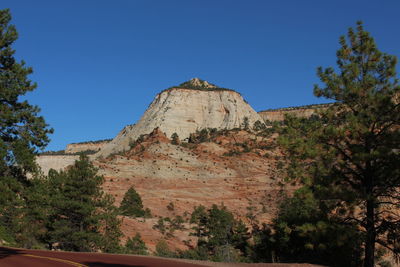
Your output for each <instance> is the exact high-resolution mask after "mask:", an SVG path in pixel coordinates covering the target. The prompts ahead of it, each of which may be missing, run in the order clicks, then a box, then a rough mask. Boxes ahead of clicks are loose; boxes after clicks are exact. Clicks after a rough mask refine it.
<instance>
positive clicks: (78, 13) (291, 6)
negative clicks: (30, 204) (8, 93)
mask: <svg viewBox="0 0 400 267" xmlns="http://www.w3.org/2000/svg"><path fill="white" fill-rule="evenodd" d="M3 8H10V9H11V13H12V16H13V21H12V23H13V24H15V25H16V27H17V30H18V32H19V35H20V38H19V39H18V41H17V42H16V44H15V46H14V48H15V49H16V50H17V57H18V58H20V59H24V60H25V61H26V62H27V64H28V65H29V66H32V67H33V69H34V74H33V75H32V76H31V79H32V80H34V81H36V82H37V83H38V89H37V90H36V91H34V92H32V93H29V94H28V95H27V98H28V100H29V101H30V102H31V103H33V104H36V105H39V106H40V107H41V109H42V112H41V114H42V115H43V116H44V117H45V119H46V121H47V122H48V123H49V124H50V125H51V126H52V127H53V128H54V129H55V133H54V134H53V135H52V136H51V139H52V141H51V143H50V144H49V146H48V148H47V149H48V150H59V149H64V147H65V145H66V144H68V143H70V142H80V141H86V140H97V139H104V138H112V137H114V136H115V135H116V134H117V133H118V132H119V131H120V130H121V129H122V128H123V127H124V126H125V125H127V124H132V123H135V122H136V121H137V120H138V119H139V118H140V117H141V115H142V114H143V112H144V111H145V110H146V108H147V106H148V105H149V104H150V102H151V101H152V100H153V98H154V96H155V95H156V94H157V93H158V92H159V91H160V90H162V89H165V88H167V87H170V86H172V85H176V84H179V83H181V82H184V81H186V80H189V79H190V78H193V77H199V78H202V79H205V80H208V81H210V82H212V83H215V84H217V85H219V86H221V87H227V88H232V89H235V90H237V91H239V92H240V93H242V95H243V96H244V98H245V99H246V100H247V101H248V102H249V103H250V105H251V106H252V107H253V108H254V109H255V110H257V111H259V110H263V109H267V108H278V107H286V106H296V105H304V104H313V103H321V102H324V100H323V99H317V98H315V97H314V96H313V95H312V88H313V84H315V83H317V82H318V78H317V76H316V75H315V70H316V68H317V67H318V66H323V67H327V66H335V62H336V56H335V53H336V50H337V49H338V48H339V45H338V38H339V36H340V35H343V34H345V33H346V32H347V29H348V27H350V26H354V25H355V23H356V21H357V20H362V21H364V24H365V28H366V30H368V31H369V32H371V34H372V36H374V37H375V40H376V42H377V44H378V47H379V49H380V50H381V51H384V52H387V53H389V54H392V55H396V56H400V45H399V44H400V21H399V20H400V17H399V11H400V1H398V0H381V1H366V0H364V1H351V0H346V1H338V0H335V1H321V0H319V1H317V0H314V1H311V0H309V1H307V0H304V1H299V0H292V1H286V0H281V1H272V0H271V1H269V0H259V1H257V0H197V1H196V0H179V1H178V0H158V1H152V0H146V1H145V0H140V1H139V0H137V1H135V0H64V1H61V0H59V1H54V0H48V1H45V0H35V1H32V0H25V1H22V0H1V2H0V9H3ZM398 69H399V67H398Z"/></svg>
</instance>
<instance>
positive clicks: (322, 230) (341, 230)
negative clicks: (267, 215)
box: [261, 187, 362, 267]
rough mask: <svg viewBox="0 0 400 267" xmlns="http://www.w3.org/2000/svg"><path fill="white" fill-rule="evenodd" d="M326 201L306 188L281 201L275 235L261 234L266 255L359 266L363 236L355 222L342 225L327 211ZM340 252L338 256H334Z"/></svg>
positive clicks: (281, 259)
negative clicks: (317, 197) (316, 196)
mask: <svg viewBox="0 0 400 267" xmlns="http://www.w3.org/2000/svg"><path fill="white" fill-rule="evenodd" d="M324 205H325V203H323V202H320V201H318V200H316V199H315V198H314V196H313V194H312V192H311V191H310V190H309V189H308V188H306V187H305V188H302V189H300V190H298V191H297V192H296V193H295V195H294V197H292V198H288V199H286V200H285V201H283V202H282V204H281V206H280V210H279V214H278V217H277V218H276V219H275V221H274V223H273V226H272V228H273V230H274V231H272V232H273V233H274V234H271V232H269V233H267V234H269V236H266V237H264V238H265V240H264V242H266V243H264V244H261V246H264V248H266V249H269V251H266V252H267V253H270V256H268V257H267V258H271V259H275V260H279V261H281V262H308V263H317V264H323V265H328V266H338V267H339V266H359V265H360V263H361V255H362V239H361V238H362V237H361V235H360V234H359V232H358V231H357V227H356V225H355V224H351V223H349V224H347V225H342V224H340V223H339V222H338V221H336V220H335V218H332V217H329V216H328V214H327V213H326V207H325V206H324ZM337 255H340V257H337Z"/></svg>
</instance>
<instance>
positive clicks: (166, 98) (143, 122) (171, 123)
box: [97, 78, 263, 157]
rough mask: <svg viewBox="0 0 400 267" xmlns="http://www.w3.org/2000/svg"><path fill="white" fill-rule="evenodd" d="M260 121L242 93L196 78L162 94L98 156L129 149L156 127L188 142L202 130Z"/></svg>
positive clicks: (233, 126) (167, 134) (229, 127)
mask: <svg viewBox="0 0 400 267" xmlns="http://www.w3.org/2000/svg"><path fill="white" fill-rule="evenodd" d="M256 121H263V119H262V118H261V117H260V115H259V114H257V112H256V111H255V110H254V109H253V108H252V107H251V106H250V105H249V104H248V103H247V102H246V101H245V100H244V99H243V97H242V96H241V95H240V94H239V93H238V92H235V91H234V90H231V89H226V88H221V87H218V86H216V85H214V84H211V83H209V82H207V81H204V80H200V79H198V78H194V79H191V80H190V81H187V82H184V83H182V84H180V85H178V86H174V87H171V88H169V89H166V90H164V91H162V92H161V93H159V94H158V95H157V96H156V97H155V99H154V100H153V102H152V103H151V104H150V106H149V108H148V109H147V110H146V112H145V113H144V114H143V116H142V118H141V119H140V120H139V121H138V122H137V123H136V124H134V125H128V126H126V127H125V128H124V129H123V130H122V131H121V132H120V133H119V134H118V135H117V136H116V137H115V138H114V139H113V140H112V141H111V142H109V143H107V144H105V145H104V146H103V147H102V148H101V149H100V151H99V152H98V153H97V156H101V157H107V156H108V155H110V154H113V153H118V152H121V151H124V150H128V149H129V147H130V146H129V144H130V143H132V142H134V141H136V139H137V138H139V137H140V136H141V135H144V134H149V133H151V132H152V131H153V129H155V128H159V129H160V130H161V131H162V132H164V133H165V134H166V136H167V137H171V135H172V134H174V133H176V134H177V135H178V136H179V138H180V140H185V139H187V138H189V136H190V134H192V133H195V132H196V131H200V130H202V129H207V128H216V129H217V130H220V129H234V128H240V127H241V126H243V125H244V124H245V123H248V125H250V126H252V125H253V124H254V123H255V122H256Z"/></svg>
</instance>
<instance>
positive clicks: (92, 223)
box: [47, 155, 121, 252]
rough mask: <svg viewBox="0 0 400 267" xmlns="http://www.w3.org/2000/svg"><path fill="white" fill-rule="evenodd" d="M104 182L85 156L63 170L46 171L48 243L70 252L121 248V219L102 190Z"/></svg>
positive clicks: (111, 199) (113, 250) (111, 200)
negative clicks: (48, 212) (48, 198)
mask: <svg viewBox="0 0 400 267" xmlns="http://www.w3.org/2000/svg"><path fill="white" fill-rule="evenodd" d="M103 181H104V178H103V177H102V176H98V175H97V170H96V169H95V168H94V167H93V165H92V164H91V163H90V161H89V159H88V158H87V156H85V155H81V157H80V159H79V160H78V161H75V164H74V165H73V166H72V167H70V168H69V169H68V170H67V171H65V172H64V171H60V172H56V171H54V170H52V171H50V172H49V184H50V186H49V190H50V191H49V194H50V196H51V200H50V204H51V208H52V209H51V214H50V216H49V219H48V226H47V227H48V238H47V243H48V244H54V243H57V244H58V246H59V247H60V248H61V249H64V250H73V251H96V250H97V249H102V250H104V251H107V252H117V251H119V250H120V248H119V237H120V236H121V232H120V231H119V224H120V222H119V220H118V219H117V218H116V215H117V212H116V208H115V207H113V206H112V203H113V201H114V200H113V198H112V197H111V196H108V195H105V194H104V193H103V191H102V189H101V185H102V183H103ZM102 230H103V231H102Z"/></svg>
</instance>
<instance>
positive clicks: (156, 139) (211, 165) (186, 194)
mask: <svg viewBox="0 0 400 267" xmlns="http://www.w3.org/2000/svg"><path fill="white" fill-rule="evenodd" d="M275 138H276V136H272V137H269V138H262V137H260V136H256V135H254V134H251V133H248V132H246V131H229V132H227V133H226V134H225V135H219V136H217V137H215V138H212V139H211V141H210V142H203V143H200V144H187V143H186V144H181V145H173V144H171V141H170V140H169V139H168V138H166V137H165V135H163V133H161V132H159V131H154V132H153V133H152V134H150V135H149V136H147V137H146V138H145V139H144V141H142V142H141V143H139V144H137V145H136V146H135V147H134V148H133V149H131V150H130V151H127V152H124V153H121V154H119V155H114V156H111V157H109V158H106V159H100V160H97V161H95V162H94V164H95V165H97V167H98V168H99V169H100V173H101V174H103V175H104V177H105V184H104V190H105V191H106V192H108V193H110V194H112V195H113V196H114V197H115V199H116V203H117V205H119V203H120V202H121V200H122V198H123V196H124V194H125V192H126V191H127V190H128V189H129V187H130V186H133V187H134V188H135V189H136V191H137V192H138V193H139V194H140V195H141V197H142V200H143V204H144V207H145V208H149V209H150V210H151V212H152V215H153V218H151V219H146V220H144V219H142V218H137V219H132V218H124V219H123V225H122V230H123V232H124V234H125V235H126V236H127V237H131V236H134V235H135V234H136V232H139V233H140V234H141V236H142V238H143V240H144V241H145V243H146V245H147V246H148V247H149V248H150V250H151V251H154V248H155V244H156V243H157V241H158V240H160V239H166V240H167V243H168V244H169V245H170V246H171V248H172V249H178V248H179V249H185V248H188V246H187V244H189V245H190V244H193V242H194V240H193V237H189V235H188V233H189V230H190V228H191V226H190V225H189V224H187V225H185V226H186V230H183V231H176V232H175V233H174V236H173V237H166V236H163V235H161V234H160V233H159V232H158V231H156V230H154V229H153V226H154V225H155V224H156V222H157V221H158V218H159V217H170V218H171V219H172V218H174V217H175V216H177V215H180V216H183V217H184V218H185V219H186V220H188V219H189V218H190V213H191V212H192V211H193V209H194V207H195V206H198V205H204V206H206V207H210V206H211V205H212V204H217V205H225V206H226V207H227V208H228V209H229V210H231V211H232V212H233V213H234V214H235V215H236V216H237V217H238V218H241V219H242V220H244V221H245V222H246V223H247V224H251V223H254V222H258V223H259V224H261V223H264V222H269V221H270V220H271V219H272V218H273V217H274V216H275V214H276V208H277V203H278V202H279V199H281V198H282V197H283V195H284V194H285V193H287V192H289V193H290V192H291V191H292V189H293V187H290V186H289V187H288V186H286V187H285V188H283V187H282V186H281V185H282V184H283V183H282V177H283V176H284V174H283V169H284V168H279V166H278V165H279V162H280V161H281V160H282V154H281V152H280V151H279V149H277V148H275V146H274V144H275V142H276V141H275ZM170 203H173V209H168V208H167V206H168V205H169V204H170ZM185 244H186V245H185Z"/></svg>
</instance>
